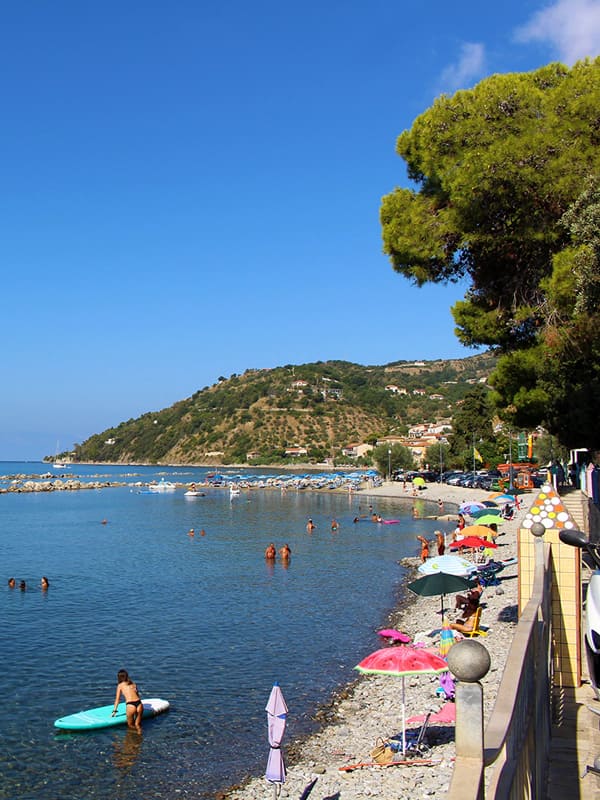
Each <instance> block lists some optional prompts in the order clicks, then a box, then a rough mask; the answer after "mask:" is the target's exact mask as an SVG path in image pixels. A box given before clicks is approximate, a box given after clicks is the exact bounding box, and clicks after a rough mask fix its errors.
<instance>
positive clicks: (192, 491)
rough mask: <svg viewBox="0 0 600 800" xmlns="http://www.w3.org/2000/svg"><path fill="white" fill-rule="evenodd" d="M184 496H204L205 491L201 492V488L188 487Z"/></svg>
mask: <svg viewBox="0 0 600 800" xmlns="http://www.w3.org/2000/svg"><path fill="white" fill-rule="evenodd" d="M183 496H184V497H204V496H205V494H204V492H201V491H200V489H188V490H187V492H184V493H183Z"/></svg>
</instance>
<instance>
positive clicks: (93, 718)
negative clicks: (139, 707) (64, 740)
mask: <svg viewBox="0 0 600 800" xmlns="http://www.w3.org/2000/svg"><path fill="white" fill-rule="evenodd" d="M143 703H144V715H143V717H142V719H146V717H155V716H156V715H157V714H162V712H163V711H166V710H167V709H168V708H169V702H168V701H167V700H161V699H160V698H159V697H151V698H149V699H148V700H144V701H143ZM113 708H114V706H113V705H110V706H100V707H99V708H90V709H88V710H87V711H79V712H77V714H69V715H68V716H67V717H60V718H59V719H57V720H56V722H55V723H54V727H55V728H60V729H61V730H63V731H91V730H96V729H97V728H110V727H112V726H113V725H124V724H125V723H126V722H127V714H126V712H125V703H119V706H118V708H117V713H116V714H115V716H114V717H113V716H112V712H113Z"/></svg>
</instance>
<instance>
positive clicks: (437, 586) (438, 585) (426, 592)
mask: <svg viewBox="0 0 600 800" xmlns="http://www.w3.org/2000/svg"><path fill="white" fill-rule="evenodd" d="M469 564H470V562H469ZM470 566H471V567H473V565H472V564H470ZM408 588H409V589H410V590H411V592H414V593H415V594H418V595H420V596H421V597H437V596H438V595H439V596H440V598H441V603H442V619H443V618H444V595H445V594H451V593H452V592H462V591H464V590H465V589H470V588H471V584H470V583H469V581H468V580H467V579H466V578H463V577H462V576H460V575H451V574H450V573H448V572H433V573H430V574H429V575H423V577H422V578H417V580H416V581H413V582H412V583H409V584H408Z"/></svg>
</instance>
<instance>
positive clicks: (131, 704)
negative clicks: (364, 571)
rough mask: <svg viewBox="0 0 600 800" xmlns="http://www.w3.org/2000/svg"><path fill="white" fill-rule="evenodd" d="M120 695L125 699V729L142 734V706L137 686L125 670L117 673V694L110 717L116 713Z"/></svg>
mask: <svg viewBox="0 0 600 800" xmlns="http://www.w3.org/2000/svg"><path fill="white" fill-rule="evenodd" d="M121 695H123V697H124V698H125V711H126V713H127V727H128V728H131V729H132V730H136V731H137V732H138V733H141V732H142V715H143V713H144V706H143V704H142V700H141V698H140V695H139V692H138V690H137V686H136V685H135V683H134V682H133V681H132V680H131V678H130V677H129V675H128V674H127V670H125V669H120V670H119V672H118V673H117V693H116V695H115V705H114V709H113V712H112V716H113V717H114V715H115V714H116V713H117V709H118V706H119V700H120V699H121Z"/></svg>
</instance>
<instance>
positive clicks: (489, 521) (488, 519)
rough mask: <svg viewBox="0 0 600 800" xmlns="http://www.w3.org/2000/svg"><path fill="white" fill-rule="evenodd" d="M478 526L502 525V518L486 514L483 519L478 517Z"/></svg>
mask: <svg viewBox="0 0 600 800" xmlns="http://www.w3.org/2000/svg"><path fill="white" fill-rule="evenodd" d="M477 524H478V525H502V517H500V516H498V515H497V514H484V515H483V516H481V517H477Z"/></svg>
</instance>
